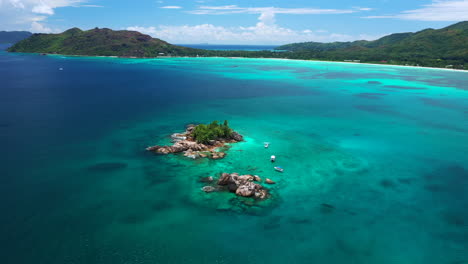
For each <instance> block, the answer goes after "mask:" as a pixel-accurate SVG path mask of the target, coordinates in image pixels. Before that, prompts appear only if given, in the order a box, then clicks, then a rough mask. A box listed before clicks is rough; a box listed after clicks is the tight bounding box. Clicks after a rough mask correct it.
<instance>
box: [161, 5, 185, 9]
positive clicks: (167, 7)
mask: <svg viewBox="0 0 468 264" xmlns="http://www.w3.org/2000/svg"><path fill="white" fill-rule="evenodd" d="M160 8H164V9H181V8H182V7H181V6H161V7H160Z"/></svg>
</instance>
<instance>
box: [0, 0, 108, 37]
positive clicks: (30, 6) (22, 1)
mask: <svg viewBox="0 0 468 264" xmlns="http://www.w3.org/2000/svg"><path fill="white" fill-rule="evenodd" d="M87 2H88V0H0V29H5V30H31V31H32V32H55V31H56V30H52V29H50V28H49V27H47V26H45V25H44V23H45V21H46V20H47V18H48V17H50V16H52V15H54V14H55V9H57V8H61V7H81V6H83V7H101V6H98V5H90V4H84V3H87Z"/></svg>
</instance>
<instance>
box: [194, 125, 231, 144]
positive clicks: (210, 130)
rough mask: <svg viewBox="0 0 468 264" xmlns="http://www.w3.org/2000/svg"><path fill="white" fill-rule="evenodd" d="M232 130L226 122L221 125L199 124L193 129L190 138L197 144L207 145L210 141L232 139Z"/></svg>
mask: <svg viewBox="0 0 468 264" xmlns="http://www.w3.org/2000/svg"><path fill="white" fill-rule="evenodd" d="M232 132H233V131H232V129H231V128H230V127H229V123H228V121H227V120H224V123H223V124H221V125H220V124H219V123H218V121H216V120H215V121H213V122H211V124H209V125H205V124H200V125H198V126H196V127H195V129H194V131H193V133H192V136H193V138H194V139H195V140H196V141H197V142H198V143H203V144H207V143H209V142H210V140H217V139H229V138H231V137H232Z"/></svg>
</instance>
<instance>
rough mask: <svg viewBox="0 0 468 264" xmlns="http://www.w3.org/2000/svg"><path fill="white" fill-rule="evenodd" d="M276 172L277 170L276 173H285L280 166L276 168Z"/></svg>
mask: <svg viewBox="0 0 468 264" xmlns="http://www.w3.org/2000/svg"><path fill="white" fill-rule="evenodd" d="M275 170H276V171H279V172H283V171H284V169H283V168H281V167H279V166H278V167H275Z"/></svg>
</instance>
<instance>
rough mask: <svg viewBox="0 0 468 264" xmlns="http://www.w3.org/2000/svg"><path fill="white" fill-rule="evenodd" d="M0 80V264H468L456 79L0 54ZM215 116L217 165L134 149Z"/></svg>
mask: <svg viewBox="0 0 468 264" xmlns="http://www.w3.org/2000/svg"><path fill="white" fill-rule="evenodd" d="M0 83H1V85H0V94H1V96H0V145H1V146H2V147H3V151H2V152H1V154H0V157H1V159H0V180H1V184H0V194H1V202H0V210H1V212H2V215H1V217H0V234H1V236H0V263H2V264H23V263H25V264H30V263H47V264H64V263H67V264H72V263H73V264H75V263H87V264H120V263H122V264H123V263H125V264H137V263H138V264H147V263H148V264H150V263H151V264H152V263H224V264H227V263H246V264H247V263H256V264H258V263H270V264H273V263H275V264H276V263H301V264H302V263H327V264H342V263H347V264H366V263H369V264H370V263H379V264H462V263H463V264H464V263H468V250H467V249H468V210H467V208H468V73H467V72H456V71H447V70H437V69H423V68H406V67H396V66H375V65H363V64H346V63H332V62H307V61H289V60H269V59H228V58H164V59H117V58H85V57H65V56H58V55H57V56H40V55H33V54H10V53H6V52H0ZM225 119H227V120H229V122H230V125H231V126H232V127H233V128H234V129H235V130H237V131H238V132H240V133H241V134H242V135H244V136H245V142H241V143H237V144H233V145H232V148H231V149H229V150H228V151H227V157H226V158H224V159H222V160H206V159H203V160H192V159H189V158H186V157H183V156H181V155H168V156H158V155H153V154H151V153H148V152H147V151H145V148H146V147H147V146H149V145H155V144H168V143H169V140H170V139H169V137H168V136H169V135H170V134H172V133H174V132H181V131H183V130H184V127H185V125H186V124H189V123H207V122H211V121H212V120H225ZM263 142H270V147H269V148H268V149H265V148H264V146H263ZM271 155H276V157H277V162H276V164H277V165H280V166H282V167H283V168H284V169H285V171H284V173H278V172H275V171H274V170H273V165H272V164H271V162H270V161H269V157H270V156H271ZM222 172H239V173H242V174H257V175H259V176H260V177H262V178H271V179H272V180H274V181H276V182H277V183H276V184H275V185H269V186H267V187H268V188H269V189H270V192H271V194H272V197H271V199H269V200H268V201H264V202H260V203H253V202H252V201H251V200H249V199H239V198H238V197H236V196H235V195H234V194H231V193H218V192H214V193H209V194H207V193H205V192H203V191H201V188H202V187H203V186H204V185H205V184H204V183H202V182H200V179H201V178H202V177H206V176H213V177H215V178H217V177H219V174H220V173H222Z"/></svg>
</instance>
